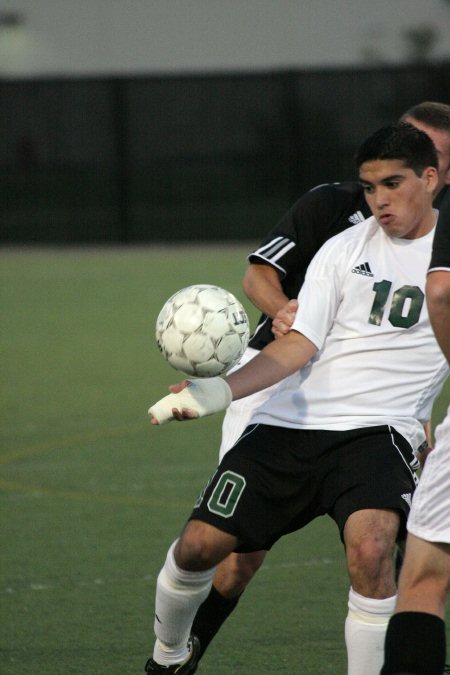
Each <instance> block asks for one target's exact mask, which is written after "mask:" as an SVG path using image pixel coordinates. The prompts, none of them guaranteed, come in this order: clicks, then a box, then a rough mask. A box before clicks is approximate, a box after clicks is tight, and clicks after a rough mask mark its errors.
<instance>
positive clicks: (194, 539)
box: [174, 520, 236, 572]
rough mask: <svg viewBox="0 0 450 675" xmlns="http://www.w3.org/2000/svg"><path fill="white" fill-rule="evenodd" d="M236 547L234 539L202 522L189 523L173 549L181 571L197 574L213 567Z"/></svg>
mask: <svg viewBox="0 0 450 675" xmlns="http://www.w3.org/2000/svg"><path fill="white" fill-rule="evenodd" d="M235 545H236V538H235V537H233V536H232V535H229V534H227V533H226V532H221V531H220V530H218V529H217V528H215V527H212V526H211V525H208V524H207V523H203V522H202V521H198V520H196V521H193V520H191V521H189V523H188V525H187V526H186V528H185V530H184V532H183V534H182V535H181V537H180V539H179V540H178V543H177V545H176V547H175V551H174V556H175V561H176V563H177V565H178V566H179V567H181V569H184V570H187V571H192V572H197V571H201V570H207V569H210V568H212V567H215V566H216V565H217V564H218V563H220V562H221V560H223V558H224V557H226V556H227V555H228V553H229V552H230V551H232V550H233V548H234V547H235Z"/></svg>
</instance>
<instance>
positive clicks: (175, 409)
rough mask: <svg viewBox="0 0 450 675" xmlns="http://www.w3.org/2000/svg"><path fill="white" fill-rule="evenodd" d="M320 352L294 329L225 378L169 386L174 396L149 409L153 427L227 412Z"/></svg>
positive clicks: (171, 395)
mask: <svg viewBox="0 0 450 675" xmlns="http://www.w3.org/2000/svg"><path fill="white" fill-rule="evenodd" d="M316 352H317V347H316V346H315V345H314V344H313V343H312V342H311V341H310V340H309V339H308V338H307V337H305V336H304V335H302V334H301V333H298V332H297V331H294V330H291V331H289V333H288V334H287V335H284V336H283V337H281V338H280V339H279V340H276V341H274V342H271V343H270V344H268V345H267V346H266V347H265V348H264V349H263V350H262V351H261V352H260V353H259V354H258V355H257V356H255V358H254V359H252V360H251V361H250V362H249V363H247V364H246V365H245V366H243V367H242V368H239V369H238V370H236V371H234V372H233V373H231V374H230V375H228V377H227V378H225V379H222V378H220V377H214V378H210V379H209V380H208V379H203V380H202V379H200V380H194V382H190V381H189V380H183V381H182V382H180V383H178V384H176V385H172V386H171V387H169V388H170V391H171V394H169V395H168V396H166V397H165V398H163V399H161V400H160V401H158V402H157V403H156V404H155V405H153V406H152V407H151V408H150V409H149V415H150V417H151V421H152V424H163V423H164V422H169V421H170V420H173V419H176V420H178V421H183V420H187V419H193V418H195V417H203V416H205V415H211V414H213V413H215V412H218V411H219V410H224V409H225V408H226V407H227V406H228V405H229V404H230V403H231V401H232V400H237V399H240V398H243V397H245V396H249V395H250V394H254V393H255V392H257V391H260V390H261V389H265V388H266V387H269V386H270V385H272V384H276V383H277V382H280V381H281V380H282V379H284V378H285V377H287V376H288V375H292V373H294V372H295V371H297V370H299V369H300V368H303V366H305V365H306V364H307V363H308V362H309V361H310V360H311V359H312V357H313V356H314V354H315V353H316Z"/></svg>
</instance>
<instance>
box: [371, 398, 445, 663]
mask: <svg viewBox="0 0 450 675" xmlns="http://www.w3.org/2000/svg"><path fill="white" fill-rule="evenodd" d="M449 449H450V408H449V411H448V412H447V417H446V418H445V420H444V422H442V424H440V425H439V426H438V427H437V429H436V447H435V449H434V450H433V451H432V452H431V453H430V454H429V456H428V457H427V461H426V464H425V468H424V471H423V473H422V477H421V479H420V483H419V487H418V488H417V491H416V493H415V495H414V499H413V504H412V509H411V513H410V516H409V519H408V530H409V532H408V539H407V546H406V553H405V561H404V564H403V567H402V572H401V574H400V580H399V594H398V600H397V606H396V610H395V614H394V616H393V617H392V619H391V621H390V622H389V627H388V631H387V634H386V645H385V665H384V668H383V671H382V673H383V675H393V674H394V673H398V672H401V671H405V672H411V673H412V674H414V675H416V674H417V673H421V672H427V673H430V675H434V673H436V674H437V675H441V674H442V672H444V662H445V625H444V608H445V604H446V600H447V599H448V595H449V593H450V461H449V459H450V455H449ZM405 643H407V644H408V649H404V645H405ZM447 668H448V667H447ZM445 672H448V670H446V671H445Z"/></svg>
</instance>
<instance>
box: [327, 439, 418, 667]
mask: <svg viewBox="0 0 450 675" xmlns="http://www.w3.org/2000/svg"><path fill="white" fill-rule="evenodd" d="M340 437H341V440H342V444H341V446H340V447H338V459H337V467H336V468H337V473H334V474H333V476H334V483H335V484H336V486H337V488H338V489H339V493H338V494H337V495H336V499H335V500H334V501H333V502H332V506H331V510H330V512H331V515H332V516H333V518H334V519H335V521H336V523H337V524H338V526H339V530H340V532H341V538H342V540H343V542H344V544H345V549H346V557H347V567H348V573H349V577H350V581H351V588H350V592H349V601H348V608H349V611H348V615H347V619H346V624H345V639H346V645H347V654H348V674H349V675H379V671H380V668H381V665H382V661H383V647H384V636H385V632H386V628H387V624H388V621H389V618H390V616H391V614H392V612H393V611H394V606H395V597H396V584H395V579H394V561H393V551H394V547H395V542H396V540H398V539H399V537H403V533H404V532H406V528H405V523H406V518H407V515H408V513H409V505H410V502H411V496H412V493H413V492H414V489H415V484H416V480H417V478H416V476H415V473H414V470H413V469H412V466H413V464H414V462H415V458H414V454H413V450H412V448H411V445H410V444H409V443H408V442H407V441H406V440H405V439H404V438H403V437H402V436H400V434H398V433H397V432H396V431H395V430H394V429H392V428H391V427H389V426H379V427H372V428H366V429H355V430H352V431H348V432H341V436H340ZM344 444H345V445H344ZM328 491H329V493H330V495H329V499H330V498H331V497H332V495H333V483H332V484H331V485H329V486H328Z"/></svg>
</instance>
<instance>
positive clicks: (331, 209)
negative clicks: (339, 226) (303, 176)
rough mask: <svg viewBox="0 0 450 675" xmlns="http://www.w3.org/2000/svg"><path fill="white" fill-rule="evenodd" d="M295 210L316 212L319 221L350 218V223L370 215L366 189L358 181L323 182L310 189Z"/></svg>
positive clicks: (298, 211)
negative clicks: (365, 195) (365, 194)
mask: <svg viewBox="0 0 450 675" xmlns="http://www.w3.org/2000/svg"><path fill="white" fill-rule="evenodd" d="M294 211H296V212H297V214H301V215H303V214H304V213H305V211H307V212H309V213H311V214H315V215H316V217H317V218H318V219H320V221H319V222H335V221H338V220H340V219H344V220H348V224H349V225H354V224H355V223H358V222H361V221H362V220H364V219H365V218H367V217H368V216H369V215H370V211H369V208H368V206H367V203H366V200H365V197H364V190H363V188H362V186H361V184H360V183H358V182H356V181H347V182H339V183H338V182H334V183H321V184H320V185H316V186H315V187H313V188H311V190H308V192H306V193H305V194H304V195H303V196H302V197H300V199H299V200H298V201H297V202H296V203H295V205H294Z"/></svg>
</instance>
